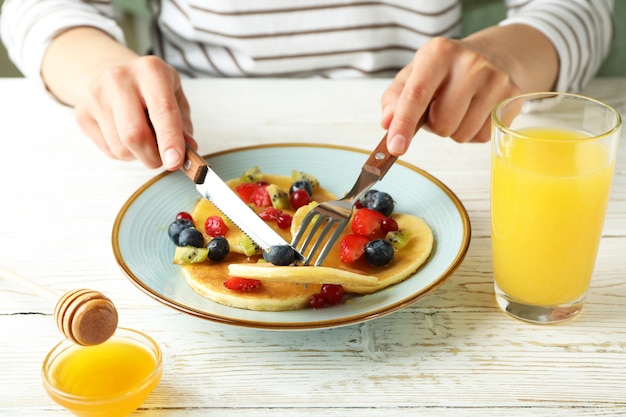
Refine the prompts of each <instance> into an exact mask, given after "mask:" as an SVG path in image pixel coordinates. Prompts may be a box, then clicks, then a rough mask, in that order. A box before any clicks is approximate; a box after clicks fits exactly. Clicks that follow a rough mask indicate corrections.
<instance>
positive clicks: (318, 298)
mask: <svg viewBox="0 0 626 417" xmlns="http://www.w3.org/2000/svg"><path fill="white" fill-rule="evenodd" d="M309 305H310V306H311V308H315V309H317V308H324V307H327V305H326V297H324V296H323V295H322V294H320V293H317V294H313V295H311V296H310V297H309Z"/></svg>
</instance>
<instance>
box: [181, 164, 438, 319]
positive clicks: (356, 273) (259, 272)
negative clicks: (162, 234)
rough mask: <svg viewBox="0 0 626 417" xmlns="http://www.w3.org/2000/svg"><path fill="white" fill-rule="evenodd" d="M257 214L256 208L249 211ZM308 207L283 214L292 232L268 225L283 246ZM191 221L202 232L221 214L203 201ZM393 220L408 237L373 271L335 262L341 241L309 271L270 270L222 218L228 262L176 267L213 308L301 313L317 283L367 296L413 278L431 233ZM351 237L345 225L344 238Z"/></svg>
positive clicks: (322, 197)
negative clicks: (247, 286)
mask: <svg viewBox="0 0 626 417" xmlns="http://www.w3.org/2000/svg"><path fill="white" fill-rule="evenodd" d="M264 180H265V181H267V182H269V183H272V184H277V185H279V186H280V187H281V188H282V189H283V190H289V187H290V185H291V182H292V181H291V178H289V177H286V176H276V175H267V174H265V176H264ZM227 183H228V184H229V186H231V188H233V189H234V188H235V187H236V186H237V185H239V184H240V183H241V180H240V179H235V180H231V181H228V182H227ZM313 198H314V199H315V201H320V202H321V201H326V200H330V199H334V198H335V196H334V195H332V193H330V192H329V191H327V190H325V189H324V188H322V187H321V186H318V187H316V188H315V190H314V193H313ZM254 209H255V210H256V211H257V212H259V211H261V209H259V208H254ZM309 209H310V206H305V207H302V208H300V209H298V211H297V212H294V210H293V209H285V210H283V211H284V212H286V213H289V214H292V215H293V222H292V226H291V229H287V230H283V229H280V228H278V226H277V225H276V223H275V222H268V223H269V224H270V225H271V226H272V227H273V228H274V230H276V231H277V232H278V233H279V234H280V235H281V236H282V237H283V238H284V239H285V240H286V241H288V242H289V241H291V236H292V232H294V231H295V230H296V229H297V227H298V225H299V224H300V222H301V221H302V218H303V217H304V215H305V214H306V211H307V210H309ZM191 214H192V216H193V218H194V223H195V225H196V227H197V229H198V230H200V231H201V232H202V233H203V234H205V239H206V241H208V240H210V237H209V236H207V235H206V233H205V231H204V221H205V219H206V218H207V217H209V216H211V215H220V216H222V217H223V215H222V213H221V212H220V211H219V210H218V209H217V208H216V207H215V206H214V205H213V204H212V203H211V202H210V201H208V200H206V199H200V200H199V201H198V202H197V204H196V205H195V207H194V209H193V211H192V213H191ZM391 217H392V218H394V219H395V220H396V222H397V223H398V226H399V229H400V230H402V231H405V232H408V233H409V235H410V239H409V241H408V243H407V245H406V246H405V247H404V248H402V249H400V250H397V251H395V253H394V258H393V260H392V261H391V262H390V263H389V264H387V265H385V266H372V265H370V264H369V263H367V261H365V260H364V259H360V260H358V261H356V262H353V263H349V264H348V263H344V262H341V260H340V254H339V245H340V243H339V242H341V239H340V240H339V241H338V243H337V244H336V245H335V247H333V249H332V250H331V251H330V253H329V254H328V256H327V258H326V260H325V262H324V266H323V267H313V266H274V265H271V264H267V263H260V262H259V261H260V260H261V262H262V257H261V255H260V254H254V255H251V256H245V255H244V254H243V253H244V251H243V248H242V247H241V244H240V243H239V242H240V240H241V238H242V237H243V236H245V235H244V234H243V232H241V231H240V230H239V229H238V228H237V227H236V226H235V225H234V224H232V222H230V221H228V220H227V219H225V221H226V223H227V225H228V227H229V230H228V233H227V234H226V238H227V239H228V241H229V244H230V246H231V252H230V254H229V255H228V256H227V258H226V259H225V260H223V261H220V262H213V261H210V260H207V261H205V262H201V263H196V264H181V265H180V267H181V270H182V273H183V276H184V277H185V279H186V281H187V284H188V285H189V286H190V287H191V288H192V289H193V290H194V291H195V292H197V293H198V294H200V295H201V296H203V297H206V298H208V299H210V300H212V301H214V302H216V303H220V304H224V305H227V306H231V307H236V308H242V309H248V310H259V311H286V310H294V309H300V308H304V307H306V306H307V305H308V300H309V297H310V296H311V295H313V294H316V293H319V292H320V289H321V287H322V284H339V285H342V286H343V288H344V290H345V291H346V292H347V293H353V294H369V293H373V292H376V291H379V290H381V289H383V288H386V287H388V286H390V285H393V284H396V283H398V282H401V281H403V280H405V279H407V278H408V277H410V276H411V275H413V274H414V273H415V272H416V271H417V270H418V269H419V268H420V267H421V266H422V265H423V264H424V263H425V262H426V261H427V260H428V257H429V256H430V253H431V251H432V247H433V243H434V237H433V233H432V231H431V229H430V228H429V227H428V225H427V224H426V223H425V222H424V221H423V220H422V219H420V218H418V217H415V216H412V215H409V214H403V213H393V214H392V215H391ZM349 233H351V230H350V226H348V228H346V231H344V233H343V235H346V234H349ZM233 276H236V277H242V278H250V279H259V280H261V281H262V285H261V286H260V287H259V288H257V289H254V290H252V291H234V290H231V289H229V288H227V287H226V286H225V285H224V282H226V281H227V280H228V279H229V278H232V277H233Z"/></svg>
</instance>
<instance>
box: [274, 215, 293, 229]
mask: <svg viewBox="0 0 626 417" xmlns="http://www.w3.org/2000/svg"><path fill="white" fill-rule="evenodd" d="M292 220H293V218H292V217H291V216H290V215H289V214H287V213H281V214H279V215H278V218H277V219H276V225H277V226H278V227H279V228H281V229H283V230H286V229H289V228H290V227H291V221H292Z"/></svg>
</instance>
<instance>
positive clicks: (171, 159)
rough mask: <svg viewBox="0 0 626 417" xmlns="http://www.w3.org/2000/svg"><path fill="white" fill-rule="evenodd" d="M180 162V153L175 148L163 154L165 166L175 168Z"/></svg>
mask: <svg viewBox="0 0 626 417" xmlns="http://www.w3.org/2000/svg"><path fill="white" fill-rule="evenodd" d="M179 162H180V154H179V153H178V152H176V150H175V149H168V150H166V151H165V153H164V154H163V165H164V166H165V168H168V169H169V168H173V167H175V166H177V165H178V163H179Z"/></svg>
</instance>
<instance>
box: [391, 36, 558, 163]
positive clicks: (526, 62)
mask: <svg viewBox="0 0 626 417" xmlns="http://www.w3.org/2000/svg"><path fill="white" fill-rule="evenodd" d="M557 73H558V59H557V58H556V52H555V51H554V48H553V47H552V44H551V43H550V42H549V41H548V40H547V39H546V38H545V37H544V36H543V35H541V34H540V33H539V32H538V31H536V30H534V29H532V28H530V27H526V26H523V25H510V26H504V27H493V28H489V29H487V30H484V31H482V32H478V33H477V34H474V35H472V36H470V37H468V38H465V39H462V40H451V39H446V38H435V39H433V40H431V41H429V42H428V43H426V44H425V45H424V46H422V47H421V48H420V49H419V50H418V51H417V52H416V54H415V56H414V59H413V61H412V62H411V63H409V65H407V66H406V67H405V68H403V69H402V70H401V71H400V72H399V73H398V74H397V76H396V77H395V78H394V80H393V82H392V83H391V85H390V86H389V87H388V89H387V90H386V91H385V92H384V94H383V96H382V100H381V106H382V109H383V115H382V118H381V125H382V127H383V128H384V129H387V130H388V138H389V139H388V142H387V146H388V148H389V151H390V152H391V153H392V154H395V155H401V154H403V153H404V152H406V149H407V148H408V146H409V143H410V141H411V139H412V138H413V136H414V135H415V133H416V130H417V129H418V127H419V126H418V124H419V123H420V119H421V118H422V116H424V114H426V116H424V126H425V128H427V129H428V130H430V131H431V132H433V133H435V134H437V135H439V136H442V137H450V138H452V139H453V140H455V141H457V142H486V141H488V140H489V138H490V115H491V110H492V109H493V108H494V106H495V105H496V104H497V103H498V102H500V101H501V100H503V99H505V98H508V97H511V96H513V95H517V94H519V93H521V92H525V91H532V90H535V91H537V90H538V89H543V90H545V89H549V88H551V87H552V86H553V85H554V83H555V81H556V77H557Z"/></svg>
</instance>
